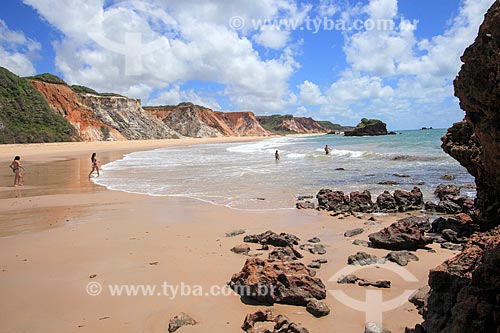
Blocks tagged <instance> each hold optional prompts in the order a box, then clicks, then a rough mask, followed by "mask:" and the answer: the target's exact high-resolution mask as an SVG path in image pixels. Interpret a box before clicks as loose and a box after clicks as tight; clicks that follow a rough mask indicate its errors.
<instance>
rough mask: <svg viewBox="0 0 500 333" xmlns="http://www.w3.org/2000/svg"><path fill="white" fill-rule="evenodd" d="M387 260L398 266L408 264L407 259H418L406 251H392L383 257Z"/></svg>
mask: <svg viewBox="0 0 500 333" xmlns="http://www.w3.org/2000/svg"><path fill="white" fill-rule="evenodd" d="M385 258H386V259H387V260H389V261H392V262H395V263H397V264H398V265H399V266H406V265H408V262H409V261H418V260H419V259H418V257H417V256H416V255H414V254H413V253H411V252H408V251H392V252H389V253H388V254H387V256H386V257H385Z"/></svg>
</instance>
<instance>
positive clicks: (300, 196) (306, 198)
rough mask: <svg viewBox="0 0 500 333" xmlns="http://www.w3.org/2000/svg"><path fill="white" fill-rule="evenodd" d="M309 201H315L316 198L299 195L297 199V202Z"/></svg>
mask: <svg viewBox="0 0 500 333" xmlns="http://www.w3.org/2000/svg"><path fill="white" fill-rule="evenodd" d="M309 199H314V196H313V195H299V196H298V197H297V200H299V201H301V200H309Z"/></svg>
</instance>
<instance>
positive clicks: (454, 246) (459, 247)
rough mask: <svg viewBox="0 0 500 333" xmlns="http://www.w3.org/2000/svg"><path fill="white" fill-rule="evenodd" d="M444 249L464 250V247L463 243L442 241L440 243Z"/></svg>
mask: <svg viewBox="0 0 500 333" xmlns="http://www.w3.org/2000/svg"><path fill="white" fill-rule="evenodd" d="M440 245H441V247H442V248H443V249H447V250H451V251H462V250H463V249H464V246H463V245H460V244H453V243H441V244H440Z"/></svg>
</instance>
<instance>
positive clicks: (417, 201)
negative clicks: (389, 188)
mask: <svg viewBox="0 0 500 333" xmlns="http://www.w3.org/2000/svg"><path fill="white" fill-rule="evenodd" d="M394 200H395V201H396V204H397V205H398V210H399V211H400V212H406V211H408V210H420V209H422V207H423V205H424V195H423V194H422V191H421V190H420V189H419V188H418V187H414V188H413V189H412V190H411V191H410V192H408V191H403V190H396V191H394Z"/></svg>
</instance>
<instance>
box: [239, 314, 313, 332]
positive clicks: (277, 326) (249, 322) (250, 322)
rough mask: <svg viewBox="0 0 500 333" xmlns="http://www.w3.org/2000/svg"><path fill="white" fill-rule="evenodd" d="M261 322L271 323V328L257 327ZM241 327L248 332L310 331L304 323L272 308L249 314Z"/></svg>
mask: <svg viewBox="0 0 500 333" xmlns="http://www.w3.org/2000/svg"><path fill="white" fill-rule="evenodd" d="M259 323H260V324H262V323H264V324H269V328H264V327H261V328H258V327H256V326H258V324H259ZM263 326H264V325H263ZM241 329H242V330H243V331H245V332H247V333H309V331H308V330H307V329H306V328H304V327H302V325H300V324H297V323H294V322H292V321H291V320H290V319H288V317H286V316H283V315H278V314H275V313H273V312H272V311H271V310H266V311H262V310H259V311H257V312H255V313H251V314H248V315H247V316H246V318H245V321H244V322H243V325H241Z"/></svg>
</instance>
